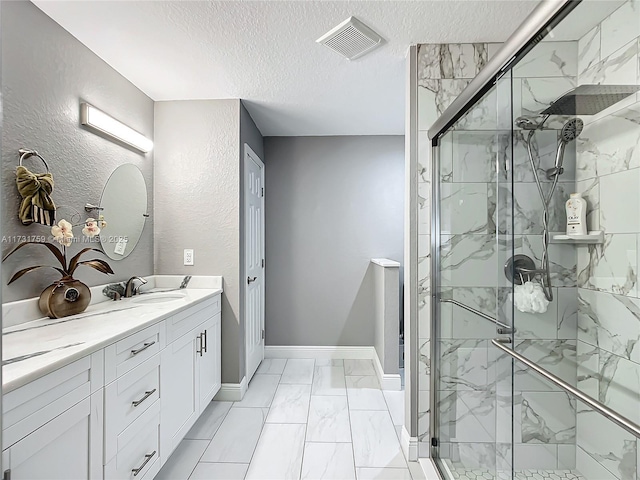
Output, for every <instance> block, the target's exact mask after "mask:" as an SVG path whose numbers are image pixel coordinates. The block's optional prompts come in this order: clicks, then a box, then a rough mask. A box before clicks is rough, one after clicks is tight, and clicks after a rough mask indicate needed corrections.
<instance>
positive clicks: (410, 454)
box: [400, 427, 418, 462]
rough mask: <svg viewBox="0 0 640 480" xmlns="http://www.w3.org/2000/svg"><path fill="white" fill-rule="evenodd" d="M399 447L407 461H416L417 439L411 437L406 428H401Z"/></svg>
mask: <svg viewBox="0 0 640 480" xmlns="http://www.w3.org/2000/svg"><path fill="white" fill-rule="evenodd" d="M400 445H401V446H402V451H403V452H404V455H405V457H407V460H409V461H410V462H417V461H418V437H411V436H410V435H409V432H408V431H407V429H406V427H402V435H401V439H400Z"/></svg>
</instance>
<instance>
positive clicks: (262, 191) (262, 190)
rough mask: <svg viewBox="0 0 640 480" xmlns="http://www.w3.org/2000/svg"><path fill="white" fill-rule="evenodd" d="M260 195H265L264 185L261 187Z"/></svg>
mask: <svg viewBox="0 0 640 480" xmlns="http://www.w3.org/2000/svg"><path fill="white" fill-rule="evenodd" d="M260 196H261V197H264V187H262V188H261V189H260Z"/></svg>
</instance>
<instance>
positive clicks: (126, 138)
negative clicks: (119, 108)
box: [80, 103, 153, 153]
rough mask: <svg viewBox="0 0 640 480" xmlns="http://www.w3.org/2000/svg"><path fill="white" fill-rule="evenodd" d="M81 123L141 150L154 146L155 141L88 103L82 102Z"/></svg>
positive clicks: (145, 150)
mask: <svg viewBox="0 0 640 480" xmlns="http://www.w3.org/2000/svg"><path fill="white" fill-rule="evenodd" d="M80 123H82V125H86V126H87V127H89V128H92V129H94V130H97V131H99V132H102V133H104V134H106V135H108V136H110V137H113V138H115V139H116V140H119V141H121V142H123V143H126V144H127V145H131V146H132V147H133V148H135V149H137V150H140V151H141V152H144V153H147V152H149V151H151V149H152V148H153V142H152V141H151V140H149V139H148V138H147V137H145V136H144V135H142V134H141V133H139V132H136V131H135V130H134V129H133V128H131V127H129V126H127V125H125V124H124V123H122V122H120V121H118V120H116V119H115V118H113V117H112V116H110V115H107V114H106V113H104V112H103V111H102V110H99V109H97V108H96V107H94V106H93V105H90V104H88V103H81V104H80Z"/></svg>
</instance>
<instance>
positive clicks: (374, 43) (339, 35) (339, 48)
mask: <svg viewBox="0 0 640 480" xmlns="http://www.w3.org/2000/svg"><path fill="white" fill-rule="evenodd" d="M316 42H318V43H321V44H323V45H325V46H327V47H329V48H330V49H331V50H333V51H334V52H338V53H339V54H340V55H342V56H344V57H346V58H348V59H349V60H355V59H356V58H359V57H361V56H362V55H364V54H365V53H368V52H370V51H371V50H373V49H374V48H376V47H378V46H379V45H381V44H382V42H383V39H382V37H381V36H380V35H378V34H377V33H376V32H374V31H373V30H371V29H370V28H369V27H367V26H366V25H365V24H364V23H362V22H361V21H360V20H358V19H357V18H355V17H350V18H348V19H346V20H345V21H344V22H342V23H341V24H340V25H338V26H337V27H336V28H334V29H332V30H331V31H330V32H328V33H326V34H324V35H323V36H322V37H320V38H319V39H318V40H316Z"/></svg>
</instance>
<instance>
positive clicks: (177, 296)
mask: <svg viewBox="0 0 640 480" xmlns="http://www.w3.org/2000/svg"><path fill="white" fill-rule="evenodd" d="M184 297H186V295H185V294H184V293H181V292H156V293H145V294H142V295H140V296H137V297H134V298H133V300H132V301H133V302H134V303H141V304H153V303H165V302H175V301H176V300H182V299H184Z"/></svg>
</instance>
